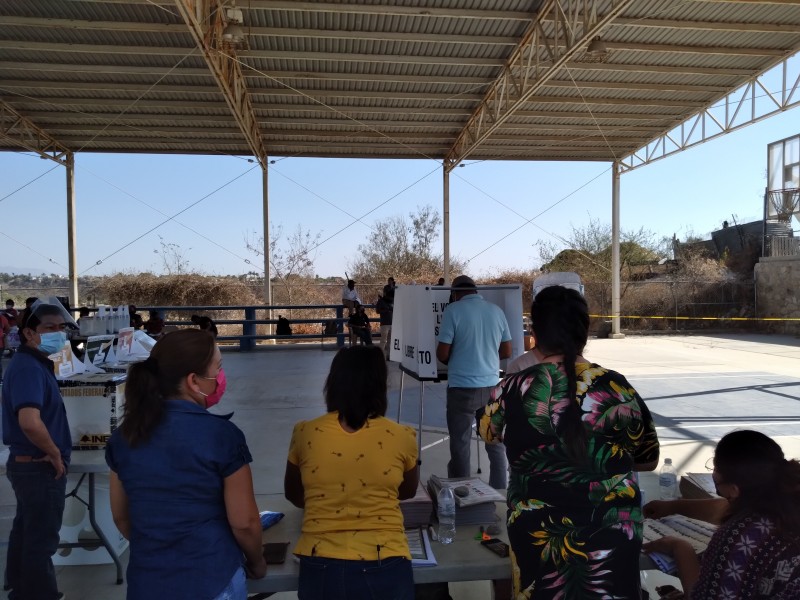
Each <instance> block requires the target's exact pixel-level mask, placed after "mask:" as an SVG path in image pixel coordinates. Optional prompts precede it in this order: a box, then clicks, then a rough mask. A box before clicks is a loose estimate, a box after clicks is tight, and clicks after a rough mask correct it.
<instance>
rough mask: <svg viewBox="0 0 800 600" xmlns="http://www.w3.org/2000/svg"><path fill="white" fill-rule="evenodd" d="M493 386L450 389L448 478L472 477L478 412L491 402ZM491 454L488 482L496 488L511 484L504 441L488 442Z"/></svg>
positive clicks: (448, 404) (486, 445)
mask: <svg viewBox="0 0 800 600" xmlns="http://www.w3.org/2000/svg"><path fill="white" fill-rule="evenodd" d="M493 389H494V387H481V388H457V387H448V388H447V432H448V433H449V434H450V462H449V463H447V476H448V477H469V476H470V446H471V442H472V425H473V424H474V423H475V412H476V411H477V410H478V409H479V408H482V407H484V406H486V405H487V404H488V403H489V394H490V393H491V391H492V390H493ZM485 447H486V454H488V455H489V485H491V486H492V487H493V488H495V489H497V490H502V489H505V487H506V485H507V483H508V460H507V459H506V447H505V446H504V445H503V444H485Z"/></svg>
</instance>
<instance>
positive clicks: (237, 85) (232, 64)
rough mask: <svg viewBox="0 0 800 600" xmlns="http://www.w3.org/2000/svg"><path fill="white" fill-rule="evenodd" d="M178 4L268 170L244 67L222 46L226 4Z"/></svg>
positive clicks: (203, 0)
mask: <svg viewBox="0 0 800 600" xmlns="http://www.w3.org/2000/svg"><path fill="white" fill-rule="evenodd" d="M175 3H176V4H177V6H178V10H179V11H180V13H181V16H182V17H183V19H184V21H186V25H187V26H188V27H189V31H190V33H191V34H192V37H193V38H194V40H195V42H196V43H197V46H198V48H200V50H201V51H202V53H203V58H205V60H206V63H207V64H208V66H209V69H211V72H212V73H213V75H214V78H215V79H216V80H217V84H218V85H219V88H220V90H221V91H222V95H223V96H224V97H225V102H226V103H227V104H228V107H229V108H230V109H231V112H232V113H233V116H234V118H235V119H236V123H237V124H238V125H239V128H240V129H241V130H242V133H243V134H244V137H245V140H246V141H247V145H248V146H249V147H250V149H251V150H252V152H253V156H255V157H256V159H258V162H259V163H261V166H262V168H264V169H266V168H267V151H266V149H265V147H264V144H263V142H262V140H261V134H260V133H259V130H258V119H256V116H255V112H254V111H253V106H252V104H251V102H250V96H249V94H248V92H247V86H246V85H245V80H244V77H243V76H242V69H241V67H240V65H239V61H238V59H237V58H236V55H235V52H234V50H233V49H232V48H223V45H222V30H223V27H224V25H225V24H224V21H223V18H222V12H223V11H224V10H225V8H224V6H223V5H222V4H221V3H218V1H217V0H175Z"/></svg>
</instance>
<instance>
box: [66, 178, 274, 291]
mask: <svg viewBox="0 0 800 600" xmlns="http://www.w3.org/2000/svg"><path fill="white" fill-rule="evenodd" d="M259 166H260V165H259V164H255V165H253V166H252V167H250V168H249V169H247V171H245V172H244V173H242V174H241V175H237V176H236V177H234V178H233V179H231V180H230V181H227V182H226V183H224V184H222V185H221V186H219V187H218V188H217V189H215V190H214V191H212V192H209V193H208V194H206V195H205V196H203V197H202V198H200V199H199V200H197V201H195V202H193V203H192V204H190V205H189V206H186V207H185V208H183V209H181V210H179V211H178V212H176V213H175V214H174V215H172V216H171V217H169V218H168V219H165V220H164V221H162V222H161V223H159V224H158V225H156V226H155V227H151V228H150V229H148V230H147V231H145V232H144V233H143V234H141V235H140V236H138V237H136V238H134V239H133V240H131V241H130V242H128V243H127V244H125V245H123V246H121V247H120V248H118V249H116V250H114V252H112V253H111V254H109V255H108V256H105V257H104V258H101V259H100V260H98V261H96V262H95V263H94V264H93V265H92V266H90V267H88V268H86V269H84V270H83V271H81V273H80V274H81V275H83V274H84V273H86V272H87V271H89V270H91V269H94V268H95V267H97V266H99V265H101V264H103V263H104V262H105V261H107V260H108V259H109V258H111V257H112V256H114V255H115V254H119V253H120V252H122V251H123V250H124V249H125V248H128V247H129V246H131V245H132V244H135V243H136V242H138V241H139V240H140V239H142V238H143V237H145V236H147V235H149V234H151V233H153V232H154V231H155V230H157V229H159V228H160V227H161V226H163V225H166V224H167V223H169V222H170V221H172V220H174V219H175V217H177V216H178V215H180V214H183V213H185V212H186V211H187V210H189V209H190V208H192V207H194V206H197V205H198V204H200V203H201V202H203V201H204V200H206V199H207V198H210V197H211V196H213V195H214V194H216V193H217V192H218V191H220V190H221V189H223V188H225V187H227V186H229V185H230V184H232V183H233V182H234V181H237V180H238V179H241V178H242V177H244V176H245V175H247V174H248V173H249V172H250V171H252V170H253V169H255V168H257V167H259Z"/></svg>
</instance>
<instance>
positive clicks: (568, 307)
mask: <svg viewBox="0 0 800 600" xmlns="http://www.w3.org/2000/svg"><path fill="white" fill-rule="evenodd" d="M531 327H532V328H533V335H534V338H535V339H536V347H537V348H538V349H539V351H540V352H542V353H544V354H563V355H564V371H565V372H566V375H567V396H566V397H567V398H568V399H569V400H570V402H569V403H568V404H567V407H566V409H565V410H564V414H563V415H562V418H560V419H559V420H558V424H557V426H556V431H557V432H558V434H559V435H561V436H563V438H564V441H565V442H566V445H567V448H568V449H569V451H570V452H571V453H572V454H573V456H574V457H576V458H583V457H585V456H586V430H585V429H584V425H583V422H582V421H581V408H580V405H579V404H578V401H577V393H578V378H577V374H576V372H575V360H576V358H577V357H578V355H579V354H581V353H582V352H583V349H584V348H585V347H586V341H587V340H588V339H589V307H588V306H587V304H586V300H584V298H583V296H581V295H580V293H579V292H577V291H575V290H571V289H568V288H565V287H563V286H560V285H553V286H549V287H546V288H544V289H543V290H542V291H540V292H539V293H538V294H536V297H535V298H534V299H533V304H531Z"/></svg>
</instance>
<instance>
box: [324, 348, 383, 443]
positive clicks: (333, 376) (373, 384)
mask: <svg viewBox="0 0 800 600" xmlns="http://www.w3.org/2000/svg"><path fill="white" fill-rule="evenodd" d="M386 374H387V371H386V358H385V357H384V356H383V352H382V351H381V349H380V348H378V347H377V346H352V347H351V348H342V349H341V350H339V352H337V353H336V356H334V357H333V362H332V363H331V370H330V372H329V373H328V378H327V379H326V380H325V404H326V405H327V407H328V412H336V411H338V412H339V417H340V418H342V419H344V422H345V423H347V425H348V426H349V427H352V428H353V429H361V428H362V427H363V426H364V423H366V421H367V419H374V418H376V417H382V416H384V415H385V414H386V407H387V400H386Z"/></svg>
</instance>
